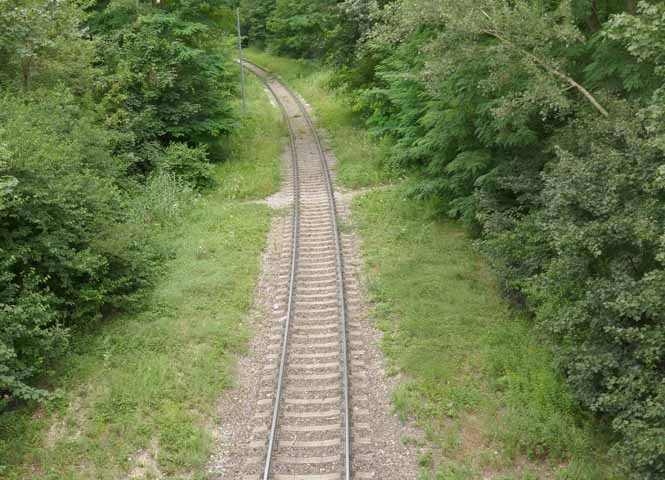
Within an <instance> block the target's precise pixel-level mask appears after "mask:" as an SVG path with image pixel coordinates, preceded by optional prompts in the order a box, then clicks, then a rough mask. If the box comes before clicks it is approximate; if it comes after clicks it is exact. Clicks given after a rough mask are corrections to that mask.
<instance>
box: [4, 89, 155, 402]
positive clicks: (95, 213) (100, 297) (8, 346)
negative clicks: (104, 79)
mask: <svg viewBox="0 0 665 480" xmlns="http://www.w3.org/2000/svg"><path fill="white" fill-rule="evenodd" d="M53 112H58V113H59V114H58V115H53ZM0 125H2V129H1V130H0V146H1V150H0V152H1V155H2V159H1V160H2V161H1V163H0V178H4V179H5V180H4V181H3V182H4V183H3V185H4V186H3V188H2V190H1V191H0V193H1V194H2V196H1V197H0V198H1V199H2V202H1V203H0V238H2V263H1V264H0V268H1V270H0V278H2V280H3V282H2V287H1V288H0V316H2V321H1V322H0V340H1V346H0V352H1V353H0V356H1V358H2V366H1V367H0V372H2V380H0V390H1V391H3V392H5V393H9V394H10V395H12V396H13V397H16V398H23V399H29V398H34V397H35V392H36V391H35V390H34V389H32V388H30V387H28V385H29V381H30V380H31V379H33V378H34V377H35V375H37V374H40V373H42V372H43V368H44V366H45V364H46V362H47V361H48V360H49V359H50V358H52V357H53V356H54V355H55V354H57V353H59V352H61V351H62V350H63V348H64V346H65V338H66V330H65V328H64V326H74V325H80V326H83V325H84V324H85V323H88V322H90V321H92V320H94V319H95V318H96V317H99V316H100V315H101V314H102V313H103V312H105V311H109V310H111V309H124V308H127V307H128V305H130V304H131V299H132V294H133V293H134V292H136V291H137V290H138V289H140V288H141V287H144V286H146V285H148V284H149V283H150V281H149V278H150V271H151V267H152V262H153V261H154V255H152V253H151V249H150V246H149V242H148V241H147V238H146V237H145V236H144V233H142V232H141V230H140V229H139V228H135V227H132V226H131V225H129V224H127V213H126V209H125V204H126V203H127V201H128V199H129V197H128V196H127V194H126V193H125V192H123V191H121V190H120V189H119V188H118V187H117V180H118V175H119V173H118V170H120V169H118V166H117V162H116V161H115V160H114V159H113V157H111V155H110V154H109V148H108V145H109V144H110V143H111V141H112V134H109V133H108V132H106V131H104V130H102V129H100V128H99V127H98V126H96V125H97V122H96V118H95V117H94V116H93V115H92V114H91V113H90V111H89V110H86V109H84V108H82V107H81V106H80V105H79V104H78V103H77V102H76V101H75V100H74V98H73V97H72V96H71V95H70V94H69V93H68V92H67V91H66V90H58V91H36V92H35V93H34V94H31V95H27V94H24V95H23V96H22V101H19V102H17V101H16V99H15V95H12V94H10V93H8V94H5V95H3V96H2V97H0ZM63 325H64V326H63Z"/></svg>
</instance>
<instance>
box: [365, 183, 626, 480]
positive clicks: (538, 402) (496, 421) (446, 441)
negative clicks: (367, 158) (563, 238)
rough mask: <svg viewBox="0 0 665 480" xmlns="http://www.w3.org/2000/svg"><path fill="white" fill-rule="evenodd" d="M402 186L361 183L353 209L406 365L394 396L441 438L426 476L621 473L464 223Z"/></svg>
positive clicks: (381, 309) (433, 438)
mask: <svg viewBox="0 0 665 480" xmlns="http://www.w3.org/2000/svg"><path fill="white" fill-rule="evenodd" d="M405 191H406V187H401V188H395V189H391V190H384V191H376V192H372V193H369V194H365V195H363V196H362V197H360V198H358V199H356V201H355V202H354V207H353V212H354V218H355V221H356V223H357V226H358V228H359V230H360V233H361V236H362V238H363V244H364V246H363V253H364V255H365V260H366V262H367V274H368V277H369V281H370V291H371V296H372V300H373V301H374V305H375V307H374V312H373V313H374V317H375V318H376V321H377V322H378V325H379V327H380V328H381V329H382V330H383V331H384V332H385V337H384V342H383V348H384V350H385V352H386V353H387V355H388V358H389V360H390V365H391V368H392V370H393V371H394V372H398V371H399V372H402V373H403V374H405V379H406V380H405V381H404V382H403V383H402V384H401V387H400V388H399V389H398V390H397V391H396V392H395V394H394V404H395V407H396V409H397V411H398V413H399V414H400V415H401V416H402V417H403V418H404V419H407V418H409V419H415V421H416V422H417V423H418V424H419V425H420V426H421V427H422V428H423V429H424V430H425V432H426V435H427V439H428V440H429V441H430V442H431V443H432V445H433V446H434V448H433V451H432V453H431V454H426V455H424V456H423V457H422V458H421V467H422V470H423V474H422V478H423V479H425V478H431V479H437V480H444V479H445V480H453V479H471V478H502V479H529V478H533V479H536V478H538V479H544V478H556V479H569V480H572V479H584V480H592V479H597V480H601V479H602V480H607V479H611V478H616V477H614V476H613V474H612V472H611V471H610V469H609V468H606V467H604V465H607V459H606V458H604V456H603V453H602V449H599V448H598V447H597V444H601V443H603V439H604V438H603V435H602V434H600V433H598V432H596V431H594V426H593V425H592V422H591V421H590V420H589V419H587V418H585V417H584V416H583V414H582V413H581V411H580V410H579V409H578V407H577V406H576V404H575V402H574V400H573V397H572V395H571V394H570V392H569V391H568V389H567V387H566V386H565V383H564V382H563V380H562V379H561V378H560V377H559V375H557V373H556V372H555V370H554V368H553V362H552V357H551V355H550V353H549V351H548V349H547V348H546V347H545V346H543V343H542V342H541V339H540V338H539V337H538V336H537V335H536V334H535V333H534V332H533V330H532V329H531V328H530V325H529V323H528V321H527V320H526V319H524V318H521V317H516V316H515V315H514V314H513V313H511V312H510V311H509V308H508V306H507V305H506V304H505V302H504V301H503V300H502V299H501V298H500V297H499V295H498V294H497V290H496V287H495V285H494V282H493V280H492V277H491V275H490V274H489V273H488V270H487V268H486V266H485V264H484V262H483V260H482V258H480V257H479V256H478V255H477V254H476V253H475V252H474V250H473V246H472V243H471V242H470V240H469V238H468V237H467V235H466V234H465V232H464V230H463V229H462V228H461V226H459V225H457V224H456V223H453V222H441V221H439V220H437V219H436V217H435V215H434V208H433V207H432V208H430V206H429V205H427V204H424V203H419V202H416V201H414V200H412V199H407V198H406V197H405Z"/></svg>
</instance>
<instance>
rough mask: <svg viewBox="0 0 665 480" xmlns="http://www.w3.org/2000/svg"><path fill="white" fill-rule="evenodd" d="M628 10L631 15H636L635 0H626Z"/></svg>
mask: <svg viewBox="0 0 665 480" xmlns="http://www.w3.org/2000/svg"><path fill="white" fill-rule="evenodd" d="M626 11H627V12H628V14H629V15H635V0H626Z"/></svg>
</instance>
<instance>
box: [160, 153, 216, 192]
mask: <svg viewBox="0 0 665 480" xmlns="http://www.w3.org/2000/svg"><path fill="white" fill-rule="evenodd" d="M157 167H158V170H163V171H165V172H170V173H173V174H175V175H177V176H178V177H179V178H181V179H182V180H184V181H185V182H187V183H189V184H190V185H192V186H194V187H196V188H205V187H210V186H212V184H213V178H212V166H211V164H210V161H209V160H208V149H207V147H206V146H205V145H200V146H198V147H189V146H187V145H185V144H184V143H172V144H170V145H169V146H168V147H166V150H165V151H164V154H163V155H162V156H161V157H160V159H159V160H158V164H157Z"/></svg>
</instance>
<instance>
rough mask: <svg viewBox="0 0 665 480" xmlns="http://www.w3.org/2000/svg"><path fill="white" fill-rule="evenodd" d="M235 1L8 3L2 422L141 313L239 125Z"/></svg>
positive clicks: (3, 43)
mask: <svg viewBox="0 0 665 480" xmlns="http://www.w3.org/2000/svg"><path fill="white" fill-rule="evenodd" d="M227 17H230V11H229V10H228V8H227V7H225V6H224V3H223V2H221V1H212V2H202V1H199V0H182V1H180V0H178V1H173V2H171V1H170V2H155V3H150V2H147V3H146V2H139V1H133V0H132V1H125V0H111V1H110V2H108V1H100V2H78V1H68V0H65V1H58V2H50V1H42V0H0V92H1V93H0V411H1V410H3V409H5V408H7V407H8V406H10V405H11V404H13V403H15V402H17V401H21V400H39V399H44V398H46V397H47V396H48V393H47V389H44V388H43V384H44V383H43V380H42V379H43V378H44V374H45V373H48V372H49V371H50V370H52V369H53V365H54V363H53V360H54V359H55V358H57V357H58V356H59V355H60V354H62V353H63V352H64V351H66V349H67V347H68V343H69V341H70V339H71V334H72V332H73V331H74V330H79V331H83V330H91V329H92V328H93V327H95V326H96V325H97V324H98V322H99V321H100V320H101V319H103V318H107V317H109V316H110V315H112V314H116V313H118V312H121V311H126V310H128V309H131V308H133V307H135V306H136V305H138V304H139V300H141V297H142V294H143V293H144V292H145V291H146V289H145V288H144V287H147V286H149V285H151V284H152V282H153V279H154V277H155V273H156V271H157V268H158V267H159V265H160V264H161V261H162V260H163V259H164V258H165V256H167V255H169V252H168V251H165V250H164V249H163V248H162V245H161V244H159V243H158V242H155V241H153V239H152V237H153V233H154V232H155V229H159V228H168V220H169V218H171V217H173V215H175V214H177V210H178V209H179V208H180V207H181V206H182V205H181V203H182V202H186V201H187V199H191V198H192V197H193V192H194V191H195V190H196V189H200V188H203V187H205V186H207V185H209V184H210V183H211V181H212V177H211V174H210V168H211V166H210V165H211V162H212V161H215V160H219V159H221V158H222V157H223V153H224V138H225V134H226V133H228V132H229V131H230V130H231V129H232V127H233V125H234V122H235V120H234V118H235V117H234V112H233V108H232V107H231V97H232V95H233V92H234V90H233V87H232V85H231V78H230V75H231V73H230V72H231V68H232V67H233V68H234V71H235V67H234V66H233V64H232V63H231V60H232V54H231V53H229V52H227V51H226V50H225V47H224V46H223V45H221V46H220V41H221V42H222V43H224V41H223V38H224V35H223V33H222V31H221V26H222V25H223V23H224V22H227V21H228V20H227Z"/></svg>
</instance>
